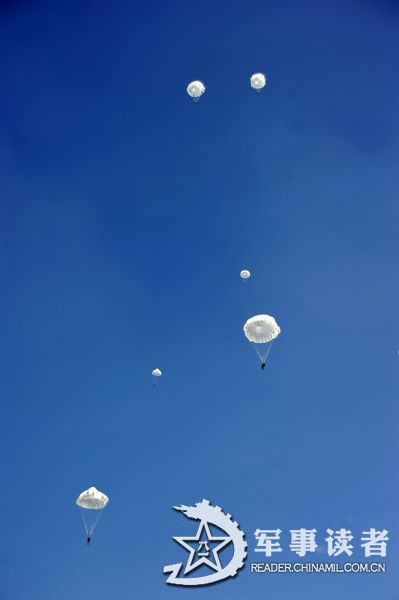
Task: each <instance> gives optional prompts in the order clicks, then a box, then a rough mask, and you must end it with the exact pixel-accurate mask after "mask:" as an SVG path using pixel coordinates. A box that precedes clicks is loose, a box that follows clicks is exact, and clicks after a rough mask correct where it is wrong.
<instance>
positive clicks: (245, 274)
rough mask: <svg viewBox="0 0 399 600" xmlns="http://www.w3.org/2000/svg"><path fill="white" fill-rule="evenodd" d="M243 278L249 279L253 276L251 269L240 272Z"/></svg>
mask: <svg viewBox="0 0 399 600" xmlns="http://www.w3.org/2000/svg"><path fill="white" fill-rule="evenodd" d="M240 277H241V279H249V278H250V277H251V271H247V269H243V270H242V271H241V272H240Z"/></svg>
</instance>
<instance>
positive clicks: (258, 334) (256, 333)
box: [243, 315, 281, 369]
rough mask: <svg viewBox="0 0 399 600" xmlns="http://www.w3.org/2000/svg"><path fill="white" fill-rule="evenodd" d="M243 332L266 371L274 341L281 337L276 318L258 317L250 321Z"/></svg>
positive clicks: (268, 316)
mask: <svg viewBox="0 0 399 600" xmlns="http://www.w3.org/2000/svg"><path fill="white" fill-rule="evenodd" d="M243 330H244V334H245V337H246V338H247V340H249V341H250V342H251V343H252V345H253V346H254V348H255V352H256V353H257V355H258V356H259V358H260V361H261V363H262V369H264V368H265V366H266V360H267V357H268V355H269V352H270V350H271V347H272V344H273V341H274V340H275V339H276V337H278V336H279V335H280V332H281V329H280V327H279V326H278V325H277V323H276V320H275V319H274V317H271V316H270V315H256V316H255V317H251V318H250V319H248V321H247V322H246V323H245V325H244V327H243Z"/></svg>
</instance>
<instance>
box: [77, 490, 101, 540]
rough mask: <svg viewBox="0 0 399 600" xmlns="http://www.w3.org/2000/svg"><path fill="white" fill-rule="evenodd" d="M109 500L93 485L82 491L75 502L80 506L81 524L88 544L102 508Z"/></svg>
mask: <svg viewBox="0 0 399 600" xmlns="http://www.w3.org/2000/svg"><path fill="white" fill-rule="evenodd" d="M108 502H109V498H108V496H106V495H105V494H103V493H102V492H100V491H99V490H98V489H97V488H95V487H90V488H89V489H88V490H85V491H84V492H82V493H81V494H80V495H79V497H78V499H77V500H76V504H77V505H78V506H79V508H80V513H81V515H82V520H83V525H84V527H85V530H86V535H87V543H88V544H90V542H91V538H92V536H93V532H94V529H95V527H96V525H97V523H98V521H99V520H100V517H101V514H102V511H103V509H104V508H105V507H106V506H107V504H108Z"/></svg>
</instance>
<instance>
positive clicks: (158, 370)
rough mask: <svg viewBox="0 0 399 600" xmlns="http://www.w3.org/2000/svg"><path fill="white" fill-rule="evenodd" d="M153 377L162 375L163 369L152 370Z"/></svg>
mask: <svg viewBox="0 0 399 600" xmlns="http://www.w3.org/2000/svg"><path fill="white" fill-rule="evenodd" d="M152 375H153V377H161V375H162V371H161V369H154V370H153V372H152Z"/></svg>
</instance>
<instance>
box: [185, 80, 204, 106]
mask: <svg viewBox="0 0 399 600" xmlns="http://www.w3.org/2000/svg"><path fill="white" fill-rule="evenodd" d="M204 93H205V86H204V84H203V83H202V81H192V82H191V83H189V84H188V86H187V94H188V95H189V96H190V98H192V99H193V100H194V102H198V100H199V99H200V98H201V96H202V94H204Z"/></svg>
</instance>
